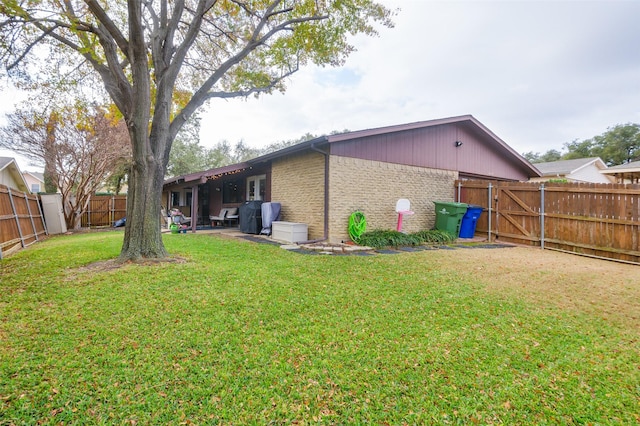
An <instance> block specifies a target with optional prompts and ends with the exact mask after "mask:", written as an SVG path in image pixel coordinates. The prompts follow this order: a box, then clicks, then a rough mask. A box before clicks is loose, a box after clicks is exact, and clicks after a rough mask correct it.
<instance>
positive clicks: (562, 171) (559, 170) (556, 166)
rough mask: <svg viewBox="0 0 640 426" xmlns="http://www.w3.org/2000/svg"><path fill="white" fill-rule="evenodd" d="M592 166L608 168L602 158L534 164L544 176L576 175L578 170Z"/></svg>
mask: <svg viewBox="0 0 640 426" xmlns="http://www.w3.org/2000/svg"><path fill="white" fill-rule="evenodd" d="M591 164H595V165H596V166H597V167H598V168H599V169H605V168H606V167H607V166H606V164H604V162H603V161H602V160H601V159H600V157H591V158H575V159H573V160H559V161H549V162H547V163H534V166H536V168H537V169H538V170H540V171H541V172H542V176H566V175H570V174H572V173H576V172H577V171H578V170H580V169H582V168H584V167H588V166H589V165H591Z"/></svg>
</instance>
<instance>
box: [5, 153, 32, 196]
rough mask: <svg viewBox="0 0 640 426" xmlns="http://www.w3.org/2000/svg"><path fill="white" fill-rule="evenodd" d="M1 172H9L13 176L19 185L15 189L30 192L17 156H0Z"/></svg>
mask: <svg viewBox="0 0 640 426" xmlns="http://www.w3.org/2000/svg"><path fill="white" fill-rule="evenodd" d="M0 172H4V173H7V174H9V175H10V176H11V177H12V178H13V180H14V182H15V183H16V186H17V188H15V189H17V190H19V191H22V192H30V191H29V186H28V185H27V182H26V181H25V180H24V176H22V172H21V171H20V167H18V163H17V162H16V160H15V158H12V157H0Z"/></svg>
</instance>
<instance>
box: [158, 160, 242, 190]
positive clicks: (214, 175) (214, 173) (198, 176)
mask: <svg viewBox="0 0 640 426" xmlns="http://www.w3.org/2000/svg"><path fill="white" fill-rule="evenodd" d="M250 167H251V166H250V165H249V164H248V163H237V164H231V165H228V166H222V167H216V168H213V169H209V170H205V171H203V172H196V173H190V174H187V175H182V176H176V177H172V178H169V179H167V180H165V181H164V183H163V184H164V185H169V184H177V183H186V182H194V181H198V182H200V183H204V182H206V181H207V180H211V179H218V178H219V177H221V176H227V175H230V174H234V173H238V172H241V171H243V170H246V169H248V168H250Z"/></svg>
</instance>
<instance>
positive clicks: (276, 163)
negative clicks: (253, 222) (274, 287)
mask: <svg viewBox="0 0 640 426" xmlns="http://www.w3.org/2000/svg"><path fill="white" fill-rule="evenodd" d="M540 175H541V174H540V172H539V171H538V170H537V169H536V168H535V167H534V166H533V165H532V164H531V163H529V162H528V161H527V160H526V159H524V158H523V157H522V156H521V155H519V154H518V153H517V152H516V151H514V150H513V149H512V148H511V147H509V146H508V145H507V144H506V143H505V142H504V141H502V139H500V138H499V137H497V136H496V135H495V134H494V133H493V132H491V131H490V130H489V129H488V128H486V127H485V126H484V125H483V124H482V123H480V122H479V121H478V120H477V119H475V118H474V117H473V116H471V115H464V116H459V117H451V118H444V119H438V120H429V121H421V122H416V123H409V124H402V125H396V126H389V127H382V128H376V129H368V130H361V131H355V132H347V133H341V134H335V135H328V136H321V137H319V138H316V139H312V140H309V141H306V142H302V143H299V144H297V145H293V146H290V147H287V148H284V149H281V150H279V151H276V152H273V153H270V154H266V155H263V156H261V157H258V158H254V159H252V160H249V161H246V162H244V163H240V164H234V165H231V166H226V167H220V168H216V169H211V170H206V171H203V172H199V173H193V174H190V175H185V176H178V177H175V178H171V179H168V180H167V181H165V184H164V191H163V206H164V207H165V208H166V209H167V211H168V210H169V209H171V208H173V207H178V208H180V209H182V210H183V213H184V214H185V215H187V216H191V217H192V219H193V218H197V221H196V220H192V229H193V230H194V231H195V229H196V223H200V224H204V223H207V222H208V216H209V215H216V214H218V213H219V211H220V209H221V208H223V207H224V208H229V207H238V206H241V205H242V204H243V203H245V202H246V201H249V200H262V201H272V202H279V203H281V207H282V210H281V218H280V220H284V221H288V222H300V223H305V224H307V226H308V237H309V239H310V240H316V239H317V240H327V241H329V242H342V241H347V240H348V239H349V237H348V231H347V226H348V220H349V216H350V215H351V214H352V213H354V212H355V211H361V212H362V213H364V215H365V217H366V220H367V223H368V228H367V229H368V230H373V229H395V227H396V221H397V214H396V213H395V205H396V202H397V200H398V199H400V198H406V199H409V200H410V202H411V210H412V211H413V212H414V213H415V214H414V215H412V216H407V218H406V219H405V221H404V228H403V229H404V230H405V231H407V232H415V231H418V230H424V229H431V228H433V226H434V223H435V206H434V203H433V202H434V201H454V194H455V185H454V183H455V181H456V179H494V180H509V181H526V180H529V179H530V178H531V177H537V176H540Z"/></svg>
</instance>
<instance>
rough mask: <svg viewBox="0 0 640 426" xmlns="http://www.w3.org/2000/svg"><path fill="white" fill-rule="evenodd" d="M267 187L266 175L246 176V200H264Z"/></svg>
mask: <svg viewBox="0 0 640 426" xmlns="http://www.w3.org/2000/svg"><path fill="white" fill-rule="evenodd" d="M266 188H267V175H260V176H251V177H249V178H247V200H249V201H253V200H264V195H265V191H266Z"/></svg>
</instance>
